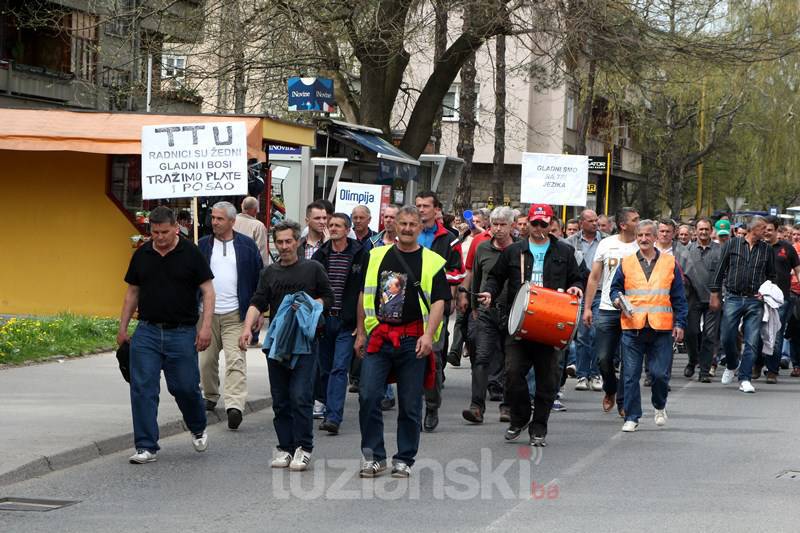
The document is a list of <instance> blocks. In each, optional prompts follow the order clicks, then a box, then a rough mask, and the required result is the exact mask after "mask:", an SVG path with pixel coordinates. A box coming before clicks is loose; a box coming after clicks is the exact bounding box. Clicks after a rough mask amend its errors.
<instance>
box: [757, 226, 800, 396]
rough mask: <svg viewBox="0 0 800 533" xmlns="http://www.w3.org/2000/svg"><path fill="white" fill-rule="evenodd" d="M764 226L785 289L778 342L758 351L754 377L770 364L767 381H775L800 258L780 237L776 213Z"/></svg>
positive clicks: (778, 280) (780, 284) (779, 282)
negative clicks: (793, 279)
mask: <svg viewBox="0 0 800 533" xmlns="http://www.w3.org/2000/svg"><path fill="white" fill-rule="evenodd" d="M765 220H766V226H765V227H764V240H765V241H766V242H767V244H769V245H770V246H771V247H772V249H773V250H774V252H775V284H776V285H777V286H778V287H780V289H781V292H782V293H783V304H782V305H781V306H780V307H779V308H778V316H779V317H780V320H781V325H780V329H778V331H777V333H776V335H775V346H774V349H773V351H772V353H771V354H768V355H767V356H766V357H765V356H764V354H763V353H761V350H759V353H758V354H757V355H756V362H755V365H754V368H753V379H758V378H759V377H760V376H761V372H762V370H763V369H764V364H765V362H766V366H767V380H766V381H767V383H768V384H775V383H777V382H778V372H779V371H780V367H781V355H782V353H783V335H784V333H785V332H786V324H787V323H788V322H789V315H790V314H791V312H792V297H791V283H792V274H793V273H794V274H795V275H797V274H798V273H800V259H798V257H797V252H796V251H795V249H794V246H792V245H791V244H790V243H789V242H788V241H785V240H783V239H778V229H779V228H780V219H779V218H778V217H776V216H770V217H766V219H765Z"/></svg>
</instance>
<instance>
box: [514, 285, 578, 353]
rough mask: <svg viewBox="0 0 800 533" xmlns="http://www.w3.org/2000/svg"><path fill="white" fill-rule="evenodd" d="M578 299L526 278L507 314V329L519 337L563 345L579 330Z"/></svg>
mask: <svg viewBox="0 0 800 533" xmlns="http://www.w3.org/2000/svg"><path fill="white" fill-rule="evenodd" d="M579 315H580V299H579V298H578V297H577V296H575V295H574V294H567V293H565V292H561V291H554V290H552V289H545V288H544V287H538V286H536V285H531V283H530V282H526V283H525V284H524V285H523V286H522V287H520V289H519V292H518V293H517V297H516V298H514V305H513V306H512V307H511V311H510V312H509V315H508V333H509V335H512V336H514V337H515V338H518V339H525V340H527V341H531V342H538V343H540V344H546V345H549V346H553V347H555V348H559V349H560V348H566V347H568V346H569V343H570V342H571V341H572V339H573V338H574V337H575V334H576V333H577V331H578V320H579V319H580V316H579Z"/></svg>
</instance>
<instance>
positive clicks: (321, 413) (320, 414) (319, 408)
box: [314, 400, 325, 420]
mask: <svg viewBox="0 0 800 533" xmlns="http://www.w3.org/2000/svg"><path fill="white" fill-rule="evenodd" d="M314 418H316V419H317V420H319V419H321V418H325V404H324V403H322V402H320V401H317V400H314Z"/></svg>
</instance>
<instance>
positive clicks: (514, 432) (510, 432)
mask: <svg viewBox="0 0 800 533" xmlns="http://www.w3.org/2000/svg"><path fill="white" fill-rule="evenodd" d="M527 428H528V424H525V425H524V426H522V427H521V428H518V427H516V426H508V429H507V430H506V434H505V435H504V437H505V439H506V440H517V438H519V436H520V434H521V433H522V432H523V431H525V430H526V429H527Z"/></svg>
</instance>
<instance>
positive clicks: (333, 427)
mask: <svg viewBox="0 0 800 533" xmlns="http://www.w3.org/2000/svg"><path fill="white" fill-rule="evenodd" d="M319 429H321V430H322V431H327V432H328V433H330V434H331V435H338V434H339V424H337V423H336V422H331V421H330V420H323V421H322V424H320V425H319Z"/></svg>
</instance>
